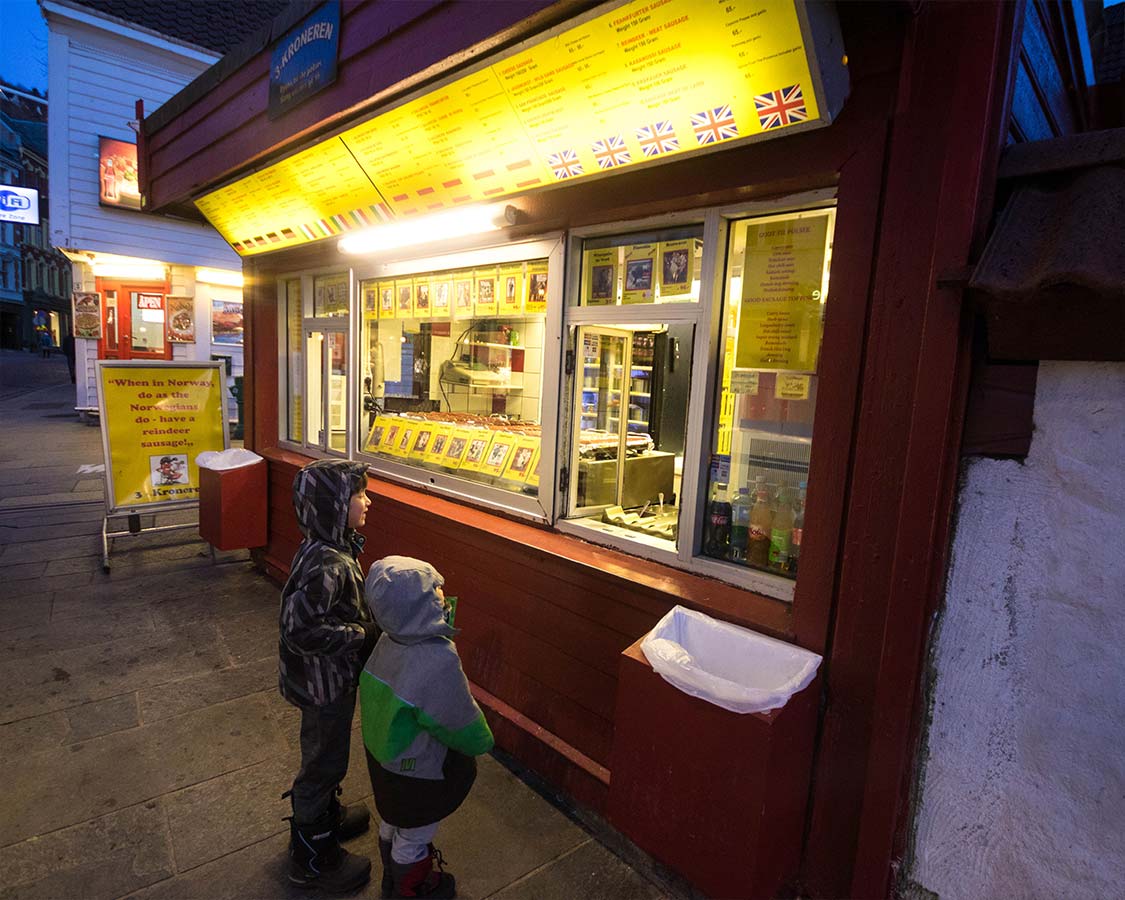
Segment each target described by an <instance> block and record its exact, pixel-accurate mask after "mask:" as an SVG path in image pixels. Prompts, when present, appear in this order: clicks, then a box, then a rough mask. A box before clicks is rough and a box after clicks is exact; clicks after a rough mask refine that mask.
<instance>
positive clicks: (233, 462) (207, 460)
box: [195, 447, 262, 472]
mask: <svg viewBox="0 0 1125 900" xmlns="http://www.w3.org/2000/svg"><path fill="white" fill-rule="evenodd" d="M261 458H262V457H260V456H258V454H257V453H255V452H254V451H253V450H246V449H244V448H242V447H231V448H230V449H229V450H204V451H203V452H202V453H200V454H199V456H197V457H196V458H195V464H196V465H197V466H199V468H201V469H215V470H218V471H220V472H221V471H223V470H225V469H241V468H242V467H243V466H249V465H251V464H253V463H256V462H257V461H258V460H260V459H261Z"/></svg>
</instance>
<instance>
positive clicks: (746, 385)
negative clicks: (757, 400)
mask: <svg viewBox="0 0 1125 900" xmlns="http://www.w3.org/2000/svg"><path fill="white" fill-rule="evenodd" d="M730 392H731V393H732V394H750V395H752V396H757V393H758V373H757V372H747V371H746V370H745V369H735V370H734V371H733V372H731V373H730Z"/></svg>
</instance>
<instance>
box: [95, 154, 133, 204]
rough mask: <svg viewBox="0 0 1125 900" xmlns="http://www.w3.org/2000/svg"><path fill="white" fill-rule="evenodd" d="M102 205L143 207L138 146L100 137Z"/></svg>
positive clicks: (99, 175)
mask: <svg viewBox="0 0 1125 900" xmlns="http://www.w3.org/2000/svg"><path fill="white" fill-rule="evenodd" d="M98 202H99V203H100V204H101V205H102V206H117V207H121V208H122V209H140V208H141V187H140V185H139V184H138V183H137V145H136V144H131V143H129V142H128V141H118V140H115V139H114V138H107V137H99V138H98Z"/></svg>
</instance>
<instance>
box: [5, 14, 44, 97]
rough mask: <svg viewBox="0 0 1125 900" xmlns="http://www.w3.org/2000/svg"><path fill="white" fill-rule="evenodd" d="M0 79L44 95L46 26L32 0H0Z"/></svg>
mask: <svg viewBox="0 0 1125 900" xmlns="http://www.w3.org/2000/svg"><path fill="white" fill-rule="evenodd" d="M0 79H3V80H4V81H6V82H8V83H9V84H17V85H23V86H24V87H29V88H32V87H34V88H39V90H40V91H42V92H43V93H44V94H45V93H47V23H46V22H44V21H43V16H41V15H40V14H39V4H37V3H36V2H35V0H0Z"/></svg>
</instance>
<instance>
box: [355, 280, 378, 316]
mask: <svg viewBox="0 0 1125 900" xmlns="http://www.w3.org/2000/svg"><path fill="white" fill-rule="evenodd" d="M359 293H360V296H361V297H362V298H363V318H365V319H377V318H379V285H378V284H377V283H376V282H374V281H364V282H362V283H361V284H360V286H359Z"/></svg>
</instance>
